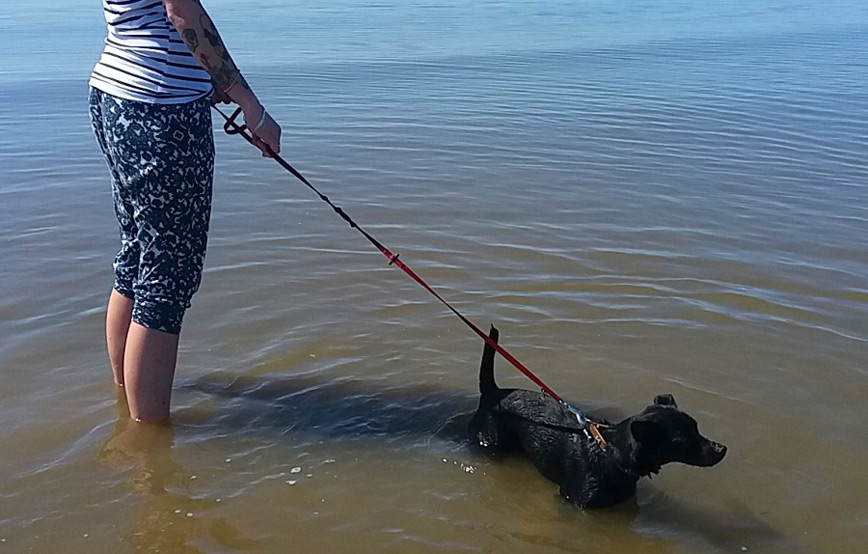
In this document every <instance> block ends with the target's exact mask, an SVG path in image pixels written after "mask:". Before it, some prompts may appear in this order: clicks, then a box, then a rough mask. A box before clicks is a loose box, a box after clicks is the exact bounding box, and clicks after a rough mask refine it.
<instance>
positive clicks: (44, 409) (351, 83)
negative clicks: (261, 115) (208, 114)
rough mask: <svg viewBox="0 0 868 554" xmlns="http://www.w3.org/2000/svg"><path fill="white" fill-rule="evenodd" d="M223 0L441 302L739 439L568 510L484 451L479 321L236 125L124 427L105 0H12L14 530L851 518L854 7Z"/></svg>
mask: <svg viewBox="0 0 868 554" xmlns="http://www.w3.org/2000/svg"><path fill="white" fill-rule="evenodd" d="M206 5H207V7H208V9H209V11H210V12H211V14H212V16H213V17H214V19H215V20H216V22H217V25H218V27H219V28H220V30H221V32H222V34H223V37H224V39H225V40H226V42H227V43H228V45H229V47H230V50H231V51H232V52H233V54H234V56H235V58H236V60H237V61H238V62H239V64H240V65H241V67H242V68H243V70H244V71H245V74H246V75H247V77H248V79H249V80H250V82H251V83H252V84H253V86H254V88H255V89H256V90H257V91H258V93H259V95H260V96H261V98H262V99H263V101H264V102H265V104H266V106H267V107H268V109H269V111H270V112H271V113H272V114H274V116H275V117H276V119H278V120H279V121H280V122H281V123H282V125H283V128H284V131H285V138H284V143H283V148H284V152H285V153H286V155H287V157H288V158H289V159H290V160H291V161H292V162H293V163H295V164H296V165H297V167H298V168H299V169H300V170H301V171H302V172H304V173H305V174H306V175H307V176H308V177H309V178H310V179H311V180H312V181H314V183H316V184H317V186H319V187H320V188H321V189H322V190H323V191H324V192H325V193H326V194H328V195H330V196H331V198H332V199H334V200H335V201H336V202H337V203H338V204H340V205H342V206H343V208H344V209H345V210H346V211H347V212H348V213H350V214H351V215H352V216H353V217H354V218H355V219H356V220H358V221H359V223H361V224H362V225H363V226H364V227H365V228H366V229H367V230H368V231H369V232H371V233H372V234H374V235H375V236H376V237H377V238H378V239H379V240H380V241H382V242H383V243H385V244H386V245H387V246H388V247H389V248H391V249H392V250H394V251H396V252H399V253H400V254H401V259H402V260H404V261H405V262H406V263H408V264H409V265H410V266H411V267H412V268H414V269H415V270H416V271H417V272H418V273H419V274H421V275H422V276H423V277H424V278H425V279H426V280H428V281H429V282H430V283H431V284H432V285H433V286H434V287H435V288H437V290H438V291H439V292H440V293H441V294H442V295H443V296H444V297H446V298H447V299H448V300H450V301H451V302H453V303H454V304H455V305H456V306H457V307H458V308H459V309H460V310H462V311H463V312H465V313H466V314H467V315H468V316H469V317H470V318H471V319H473V320H474V321H475V322H477V323H478V324H479V325H481V326H487V325H488V324H489V323H494V324H496V325H497V326H498V327H499V328H500V330H501V336H502V342H503V344H504V345H505V346H506V347H507V348H508V349H509V350H510V351H511V352H513V354H515V355H516V356H517V357H518V358H519V359H521V360H522V361H523V362H524V363H525V364H526V365H528V366H529V367H531V368H532V369H533V370H534V371H535V372H536V373H538V374H539V375H540V377H542V378H543V379H544V380H545V381H546V382H547V383H548V384H549V385H550V386H551V387H552V388H554V389H555V390H556V391H558V393H560V394H561V395H563V396H565V397H567V398H569V399H571V400H572V401H573V402H574V403H576V404H577V405H580V406H582V407H585V408H587V409H588V410H589V411H591V412H592V413H595V414H597V415H600V416H603V417H609V418H613V419H617V418H619V417H624V416H627V415H630V414H632V413H635V412H637V411H639V410H641V409H642V408H643V407H644V406H645V405H646V404H647V403H648V402H650V401H651V399H652V398H653V397H654V395H656V394H659V393H663V392H669V393H672V394H674V395H675V397H676V399H677V400H678V402H679V405H680V407H681V408H683V409H684V410H686V411H688V412H689V413H691V414H693V415H694V416H695V417H696V419H697V420H698V421H699V424H700V428H701V430H702V431H703V432H704V433H705V434H706V435H707V436H709V437H712V438H714V439H716V440H719V441H721V442H723V443H725V444H727V445H728V446H729V454H728V456H727V458H726V459H725V460H724V461H723V463H721V464H720V465H719V466H717V467H714V468H710V469H696V468H688V467H684V466H668V467H666V468H664V470H663V471H662V472H661V474H660V476H659V477H657V478H655V479H654V480H653V481H648V480H645V481H643V482H642V483H641V485H640V488H639V493H638V495H637V498H636V500H635V501H633V502H628V503H627V504H625V505H622V506H618V507H616V508H613V509H609V510H603V511H598V512H592V513H584V512H581V511H579V510H576V509H574V508H572V507H570V506H568V505H566V504H565V503H563V502H562V501H560V499H559V497H558V495H557V489H556V487H555V486H554V485H553V484H551V483H549V482H548V481H546V480H544V479H543V478H542V477H541V476H540V475H539V474H538V473H537V472H536V471H535V470H534V468H533V467H532V466H531V465H530V464H529V463H528V462H526V461H524V460H522V459H518V458H516V459H506V460H502V461H492V460H489V459H487V458H485V457H482V456H480V455H478V454H477V453H475V452H473V451H472V450H470V449H469V448H468V445H467V442H466V440H465V439H464V435H463V434H464V427H465V425H466V422H467V419H468V417H469V414H470V413H472V411H473V409H474V408H475V404H476V400H477V392H476V383H477V370H478V364H479V356H480V352H481V347H482V345H481V342H480V341H479V339H477V338H475V337H474V336H473V335H472V334H471V333H470V332H469V331H468V330H467V329H466V328H465V327H464V326H463V325H462V324H461V323H460V322H459V321H458V320H457V319H456V318H455V317H454V316H452V315H451V314H450V313H448V312H447V311H446V310H445V309H444V308H443V307H442V306H440V305H439V304H437V303H436V302H435V301H433V299H432V298H431V297H429V296H428V295H427V293H426V292H425V291H423V290H422V289H421V288H420V287H418V286H417V285H416V284H415V283H413V282H412V281H410V280H409V279H408V278H407V277H406V276H405V275H403V274H402V273H401V272H400V271H398V270H397V269H395V268H394V267H389V266H388V265H387V263H386V260H385V259H384V258H383V257H382V256H381V255H380V254H379V253H378V252H377V251H375V250H373V249H372V248H371V247H370V246H369V245H368V243H367V242H366V241H365V240H364V239H363V238H362V237H361V236H360V235H358V234H357V233H355V232H354V231H353V230H352V229H350V228H349V227H348V226H347V225H346V224H345V223H344V222H343V221H341V220H340V218H338V217H337V216H336V215H335V214H334V213H333V212H332V211H331V210H330V209H329V208H327V207H326V206H325V205H324V204H322V203H321V202H320V201H319V200H318V199H317V198H316V197H315V196H314V195H313V194H312V193H311V192H310V191H308V190H307V189H305V188H303V187H301V186H300V185H299V184H298V183H297V182H295V181H293V180H292V179H291V178H289V176H288V175H286V174H285V173H283V172H282V170H281V169H280V168H279V167H278V166H277V165H276V164H274V163H272V162H270V161H269V160H264V159H262V158H261V157H260V156H258V155H257V153H256V152H255V151H253V150H252V149H251V148H250V147H248V146H247V145H246V143H244V142H243V141H241V140H240V139H238V138H235V137H229V136H226V135H224V134H222V132H221V131H220V129H219V128H218V129H217V133H218V134H217V148H218V167H217V176H216V183H215V186H216V188H215V201H214V213H213V218H212V233H211V241H210V250H209V255H208V259H207V267H206V272H205V277H204V283H203V286H202V289H201V290H200V292H199V294H198V295H197V296H196V297H195V298H194V306H193V308H192V309H191V310H190V312H189V313H188V315H187V319H186V321H185V329H184V332H183V334H182V343H181V353H180V359H179V369H178V377H177V380H176V388H175V392H174V412H173V413H174V415H173V423H172V425H171V427H170V428H166V429H157V430H154V429H140V428H138V427H136V426H131V425H130V424H129V421H128V420H127V419H126V417H125V416H124V414H123V406H122V404H118V402H117V401H116V398H115V391H114V388H113V386H112V383H111V379H110V376H109V368H108V363H107V357H106V354H105V352H104V348H105V347H104V344H103V337H102V333H103V331H102V326H103V321H104V314H105V301H106V299H107V296H108V292H109V288H110V286H111V282H112V276H111V265H110V262H111V259H112V257H113V254H114V252H115V250H116V249H117V247H118V238H117V231H116V224H115V222H114V219H113V214H112V208H111V201H110V196H109V188H108V187H109V185H108V174H107V170H106V168H105V167H104V165H103V162H102V160H101V158H100V156H99V154H98V151H97V148H96V145H95V142H94V139H93V137H92V135H91V132H90V128H89V122H88V118H87V109H86V97H87V77H88V74H89V72H90V69H91V67H92V65H93V63H94V62H95V61H96V59H97V57H98V55H99V52H100V49H101V44H102V39H103V37H104V33H105V30H104V23H103V20H102V14H101V11H100V5H99V3H98V2H96V0H89V1H86V2H83V1H75V2H73V1H72V0H58V1H55V2H52V3H51V10H50V11H47V10H46V5H45V3H38V2H37V3H34V2H27V1H24V0H7V1H6V3H5V4H4V6H6V8H5V9H4V10H3V11H2V13H0V47H2V48H0V56H2V64H0V73H2V79H0V124H2V130H3V133H2V134H0V163H2V175H3V184H2V186H0V254H2V257H0V378H2V386H0V421H2V426H0V452H2V455H0V552H2V553H5V552H9V553H19V552H39V553H88V554H102V553H112V554H115V553H125V552H164V553H165V552H169V553H224V552H263V553H270V552H275V553H276V552H354V553H356V554H361V553H368V552H370V553H380V552H402V553H403V552H407V553H417V552H419V553H422V552H426V553H427V552H503V553H528V552H530V553H550V552H577V553H622V552H634V553H669V552H671V553H727V552H762V553H767V552H771V553H787V554H790V553H793V552H806V553H808V552H810V553H814V552H822V553H827V552H829V553H857V552H858V553H861V552H864V551H865V545H866V544H868V435H866V433H865V425H866V423H868V285H866V275H868V192H866V188H865V184H866V182H868V162H866V153H868V91H866V83H868V61H866V60H868V4H865V2H864V1H862V0H829V1H825V2H799V1H788V0H721V1H719V2H695V1H693V2H691V1H686V0H667V1H664V0H641V1H640V0H620V1H613V0H608V1H607V0H573V1H564V0H546V1H530V0H529V1H483V0H470V1H461V2H459V1H457V0H443V1H436V0H435V1H425V2H422V1H416V0H408V1H404V2H389V1H383V2H371V1H361V0H358V1H356V0H343V1H335V2H297V1H275V0H271V1H265V2H255V3H254V2H231V1H229V0H209V1H208V2H207V3H206ZM498 378H499V380H500V382H501V383H502V384H505V385H509V386H519V387H525V388H532V386H533V385H532V384H531V383H530V382H529V381H528V380H526V379H524V378H523V377H521V376H520V375H519V374H518V373H517V372H516V371H514V370H513V369H511V368H510V367H509V366H508V365H507V364H504V363H502V360H500V361H499V365H498Z"/></svg>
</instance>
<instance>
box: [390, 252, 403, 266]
mask: <svg viewBox="0 0 868 554" xmlns="http://www.w3.org/2000/svg"><path fill="white" fill-rule="evenodd" d="M399 256H400V254H392V259H391V260H390V261H389V265H392V264H393V263H395V262H397V261H398V257H399Z"/></svg>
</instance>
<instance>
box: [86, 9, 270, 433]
mask: <svg viewBox="0 0 868 554" xmlns="http://www.w3.org/2000/svg"><path fill="white" fill-rule="evenodd" d="M103 10H104V13H105V18H106V21H107V23H108V37H107V38H106V41H105V49H104V50H103V54H102V56H101V58H100V60H99V63H97V65H96V67H95V68H94V70H93V73H92V74H91V78H90V85H91V94H90V111H91V121H92V123H93V128H94V132H95V134H96V137H97V142H98V143H99V145H100V149H101V150H102V152H103V155H104V156H105V159H106V162H107V164H108V166H109V170H110V172H111V177H112V196H113V198H114V203H115V212H116V214H117V217H118V222H119V224H120V231H121V249H120V252H118V255H117V257H116V258H115V262H114V268H115V283H114V287H113V290H112V292H111V295H110V297H109V303H108V312H107V316H106V343H107V345H108V353H109V360H110V362H111V367H112V373H113V375H114V380H115V383H116V384H117V385H119V386H121V387H124V390H125V393H126V398H127V402H128V405H129V409H130V416H131V417H132V418H133V419H135V420H137V421H147V422H159V421H165V420H167V419H168V417H169V401H170V398H171V393H172V382H173V380H174V374H175V363H176V359H177V355H178V337H179V334H180V331H181V322H182V319H183V317H184V313H185V311H186V310H187V308H189V307H190V298H191V297H192V296H193V294H194V293H195V292H196V290H197V289H198V287H199V283H200V281H201V275H202V264H203V261H204V256H205V247H206V243H207V234H208V222H209V219H210V212H211V184H212V181H213V172H214V142H213V131H212V127H211V112H210V103H211V102H210V101H211V99H212V96H213V98H214V99H215V101H225V102H228V101H233V102H236V103H237V104H238V105H239V106H241V109H242V110H243V113H244V120H245V122H246V123H247V125H248V127H249V128H250V130H251V131H252V132H253V136H254V143H255V145H256V146H257V147H259V149H260V150H262V152H263V155H266V156H267V155H269V153H268V150H269V149H271V150H272V151H273V152H275V153H276V152H279V151H280V133H281V129H280V126H279V125H278V124H277V123H276V122H275V121H274V120H273V119H272V118H271V116H270V115H268V113H267V112H266V111H265V108H264V107H263V106H262V104H261V103H260V102H259V100H258V99H257V97H256V95H255V94H254V93H253V91H252V90H251V88H250V86H249V85H248V84H247V81H246V80H245V79H244V77H243V76H242V75H241V72H240V71H239V70H238V67H237V66H236V65H235V63H234V62H233V60H232V57H231V56H230V55H229V53H228V52H227V50H226V47H225V45H224V44H223V41H222V40H221V38H220V35H219V34H218V33H217V29H216V28H215V27H214V23H213V22H212V21H211V18H210V17H209V16H208V14H207V13H206V12H205V10H204V8H203V7H202V5H201V4H200V3H199V2H198V0H162V2H161V1H160V0H103Z"/></svg>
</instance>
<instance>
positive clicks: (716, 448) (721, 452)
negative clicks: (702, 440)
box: [710, 442, 726, 465]
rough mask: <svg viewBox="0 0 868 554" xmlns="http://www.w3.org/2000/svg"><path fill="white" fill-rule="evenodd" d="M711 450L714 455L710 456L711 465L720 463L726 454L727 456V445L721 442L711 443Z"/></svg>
mask: <svg viewBox="0 0 868 554" xmlns="http://www.w3.org/2000/svg"><path fill="white" fill-rule="evenodd" d="M711 452H712V455H711V456H710V458H711V460H710V461H711V465H714V464H716V463H718V462H719V461H721V460H722V459H723V457H724V456H726V446H725V445H723V444H720V443H719V442H712V443H711Z"/></svg>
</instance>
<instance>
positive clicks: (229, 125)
mask: <svg viewBox="0 0 868 554" xmlns="http://www.w3.org/2000/svg"><path fill="white" fill-rule="evenodd" d="M213 107H214V109H215V110H217V112H218V113H219V114H220V115H222V116H223V119H225V120H226V122H225V123H224V125H223V130H224V131H226V134H228V135H241V137H242V138H244V140H246V141H247V142H249V143H250V144H253V145H254V146H255V144H254V142H253V134H252V133H251V132H250V129H249V128H248V127H247V125H244V124H240V125H239V124H238V123H237V122H236V119H237V118H238V116H239V115H240V114H241V108H238V109H236V110H235V112H234V113H233V114H232V116H231V117H230V116H227V115H226V114H225V113H223V110H221V109H220V108H218V107H217V106H213ZM265 150H266V151H267V152H268V155H270V156H271V157H272V158H274V161H276V162H277V163H278V164H280V166H281V167H282V168H284V169H285V170H287V171H289V172H290V173H291V174H292V175H293V176H294V177H295V178H296V179H298V180H299V181H301V182H302V183H304V184H305V186H307V187H308V188H309V189H311V190H312V191H313V192H314V193H315V194H316V195H317V196H319V198H320V200H322V201H323V202H325V203H326V204H328V205H329V206H331V208H332V209H333V210H334V211H335V213H337V214H338V215H339V216H341V218H342V219H343V220H344V221H346V222H347V223H348V224H349V225H350V227H352V228H353V229H355V230H357V231H358V232H360V233H361V234H362V235H364V237H365V238H366V239H368V241H369V242H370V243H371V244H373V245H374V247H375V248H377V250H379V251H380V252H382V253H383V255H384V256H386V257H387V258H388V259H389V265H393V264H394V265H396V266H398V267H399V268H401V269H402V270H403V271H404V273H406V274H407V275H409V276H410V278H411V279H413V280H414V281H416V282H417V283H418V284H419V285H421V286H422V287H423V288H424V289H425V290H427V291H428V292H429V293H431V294H432V295H433V296H434V297H435V298H437V300H439V301H440V302H441V303H442V304H443V305H445V306H446V307H447V308H449V310H450V311H451V312H452V313H453V314H455V315H456V316H457V317H458V319H460V320H461V321H463V322H464V323H465V324H466V325H467V326H468V327H470V329H471V330H473V332H474V333H476V334H477V335H478V336H479V337H480V338H481V339H482V340H483V341H485V343H486V344H487V345H489V346H491V347H492V348H494V350H495V351H496V352H497V353H498V354H500V355H501V356H503V357H504V358H506V360H507V361H508V362H509V363H511V364H512V365H513V366H514V367H515V368H516V369H517V370H519V371H520V372H521V373H523V374H524V375H525V376H526V377H527V378H528V379H530V380H531V381H533V382H534V383H535V384H536V385H537V386H538V387H540V389H542V391H543V392H544V393H546V394H548V395H549V396H551V397H552V398H554V399H555V400H557V401H558V402H561V403H563V404H566V402H564V400H563V399H562V398H561V397H560V396H559V395H558V394H557V393H556V392H555V391H554V390H552V389H551V388H550V387H549V386H548V385H546V384H545V383H543V381H542V379H540V378H539V377H537V376H536V375H535V374H534V373H533V372H532V371H531V370H530V369H528V368H527V367H525V365H524V364H522V363H521V362H520V361H518V359H517V358H516V357H515V356H513V355H512V354H510V353H509V352H508V351H507V350H506V349H505V348H503V347H502V346H500V345H499V344H498V343H496V342H495V341H494V340H493V339H491V337H489V336H488V335H487V334H486V333H485V332H484V331H483V330H482V329H480V328H479V327H478V326H477V325H476V324H475V323H473V322H472V321H470V320H469V319H468V318H467V317H465V316H464V315H463V314H462V313H461V312H459V311H458V310H457V309H456V308H455V307H454V306H452V304H450V303H449V302H447V301H446V300H445V299H444V298H443V297H442V296H440V294H438V293H437V291H435V290H434V289H433V288H431V287H430V286H429V285H428V283H426V282H425V281H424V280H423V279H422V278H421V277H419V276H418V275H417V274H416V273H415V272H414V271H413V270H412V269H410V267H409V266H407V264H405V263H404V262H403V261H401V260H399V259H398V254H393V253H392V251H391V250H389V249H388V248H386V247H385V246H384V245H383V244H382V243H381V242H380V241H378V240H377V239H375V238H374V237H373V236H372V235H371V234H370V233H368V232H367V231H365V230H364V229H362V227H360V226H359V224H358V223H356V222H355V221H353V219H352V218H351V217H350V216H349V215H348V214H347V213H346V212H344V210H343V209H341V208H340V206H337V205H335V204H334V203H333V202H332V201H331V200H330V199H329V197H328V196H326V195H325V194H323V193H322V192H320V191H319V189H317V188H316V187H315V186H313V184H312V183H311V182H310V181H308V180H307V179H306V178H305V177H304V175H302V174H301V173H300V172H299V171H298V170H296V169H295V168H294V167H292V165H290V163H289V162H287V161H286V160H284V159H283V158H281V157H280V155H279V154H277V152H275V151H274V150H272V149H271V147H270V146H268V145H267V144H266V145H265ZM567 406H569V404H567ZM574 409H575V408H574Z"/></svg>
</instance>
